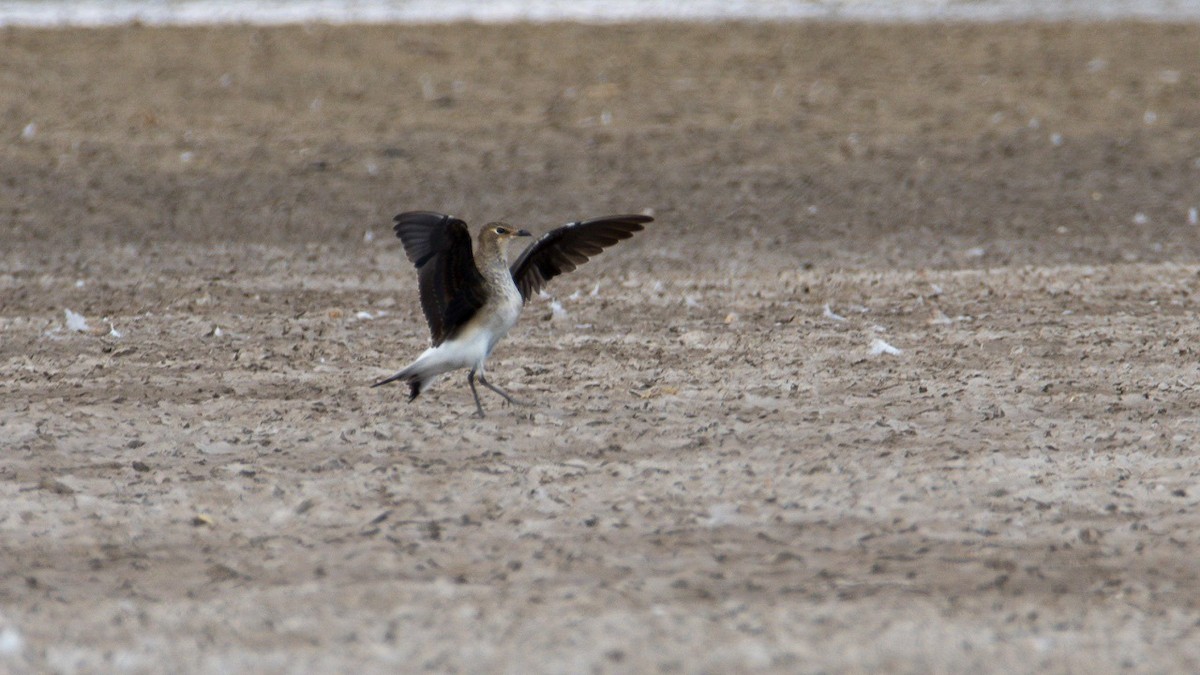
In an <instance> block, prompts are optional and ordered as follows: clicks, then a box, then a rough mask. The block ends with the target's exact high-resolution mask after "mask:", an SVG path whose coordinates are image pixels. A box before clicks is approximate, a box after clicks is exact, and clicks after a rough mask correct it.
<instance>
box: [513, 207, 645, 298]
mask: <svg viewBox="0 0 1200 675" xmlns="http://www.w3.org/2000/svg"><path fill="white" fill-rule="evenodd" d="M653 220H654V219H653V218H651V217H650V216H640V215H626V216H605V217H603V218H593V219H591V220H584V221H579V222H574V223H568V224H567V225H564V226H562V227H560V228H558V229H556V230H551V231H550V232H547V233H546V234H544V235H542V236H541V237H540V238H539V239H538V240H537V241H535V242H533V244H531V245H530V246H529V248H527V249H525V251H524V252H523V253H522V254H521V256H520V257H519V258H517V261H516V262H514V263H513V264H512V266H511V267H510V268H509V270H510V271H511V272H512V277H513V281H514V282H515V283H516V284H517V289H518V290H520V291H521V299H522V300H524V301H525V302H528V301H529V298H530V297H531V296H533V295H534V294H535V293H537V292H538V291H540V290H541V289H542V287H543V286H545V285H546V283H547V282H548V281H550V280H551V279H553V278H554V277H556V276H558V275H560V274H566V273H567V272H573V271H574V270H575V269H576V268H577V267H579V266H580V265H582V264H583V263H585V262H587V261H588V260H589V259H590V258H591V257H592V256H595V255H598V254H599V253H600V252H601V251H603V250H604V249H605V248H607V247H609V246H612V245H613V244H615V243H617V242H619V241H621V240H623V239H628V238H630V237H632V236H633V233H634V232H639V231H641V230H643V229H645V228H644V227H643V225H644V224H645V223H649V222H652V221H653Z"/></svg>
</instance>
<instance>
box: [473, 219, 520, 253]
mask: <svg viewBox="0 0 1200 675" xmlns="http://www.w3.org/2000/svg"><path fill="white" fill-rule="evenodd" d="M530 236H533V235H531V234H530V233H529V231H528V230H521V229H518V228H515V227H513V226H512V225H508V224H507V223H488V224H487V225H484V226H483V230H482V231H480V233H479V243H480V244H485V243H494V244H496V246H497V248H499V249H500V250H501V251H507V250H508V242H510V241H512V240H513V239H516V238H517V237H530Z"/></svg>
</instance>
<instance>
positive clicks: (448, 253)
mask: <svg viewBox="0 0 1200 675" xmlns="http://www.w3.org/2000/svg"><path fill="white" fill-rule="evenodd" d="M393 229H394V230H395V231H396V236H397V237H399V238H400V241H401V243H403V244H404V254H405V255H406V256H408V259H409V260H410V261H411V262H412V263H413V265H415V266H416V268H417V286H418V287H419V288H420V295H421V309H422V310H423V311H424V312H425V321H426V323H428V324H429V334H430V337H431V339H432V341H433V345H434V346H435V347H436V346H437V345H440V344H442V342H444V341H445V340H446V339H447V338H450V337H452V336H453V335H454V333H455V332H456V331H457V330H458V328H459V327H460V326H462V325H463V324H465V323H466V322H467V321H469V320H470V319H471V317H472V316H474V315H475V312H476V311H477V310H478V309H479V308H480V307H482V306H483V303H484V301H485V300H486V296H485V288H484V282H483V275H482V274H480V273H479V269H478V268H476V267H475V257H474V255H473V253H472V250H471V233H470V232H469V231H468V230H467V224H466V223H465V222H463V221H462V220H460V219H458V218H455V217H454V216H448V215H445V214H442V213H434V212H432V211H408V212H405V213H401V214H400V215H398V216H396V218H395V226H394V227H393Z"/></svg>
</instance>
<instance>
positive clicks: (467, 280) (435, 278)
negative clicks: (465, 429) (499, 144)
mask: <svg viewBox="0 0 1200 675" xmlns="http://www.w3.org/2000/svg"><path fill="white" fill-rule="evenodd" d="M653 220H654V218H652V217H650V216H646V215H616V216H604V217H602V218H592V219H590V220H580V221H576V222H573V223H567V224H566V225H563V226H562V227H559V228H556V229H553V230H550V231H549V232H547V233H546V234H543V235H542V236H541V237H539V238H538V239H537V240H535V241H534V242H533V243H532V244H530V245H529V246H528V247H527V248H526V249H525V250H524V251H523V252H522V253H521V254H520V255H519V256H517V259H516V261H515V262H513V263H512V265H511V266H510V265H509V264H508V247H509V244H511V243H512V242H513V241H515V240H516V239H518V238H522V237H531V236H533V235H532V234H531V233H530V232H529V231H528V230H524V229H520V228H517V227H513V226H511V225H509V224H507V223H503V222H490V223H488V224H486V225H484V226H483V227H482V228H481V229H480V230H479V234H478V235H477V236H476V247H475V248H474V249H472V246H471V234H470V231H469V230H468V229H467V224H466V222H464V221H463V220H461V219H459V218H456V217H454V216H450V215H446V214H444V213H436V212H433V211H406V212H404V213H401V214H400V215H398V216H396V217H395V218H394V219H393V223H394V225H393V228H392V229H393V230H395V232H396V236H397V237H398V238H399V239H400V241H401V243H402V244H403V246H404V253H405V255H406V256H407V257H408V259H409V261H410V262H412V263H413V265H414V266H415V267H416V269H417V287H418V290H419V294H420V298H421V309H422V310H423V312H424V314H425V321H426V323H428V324H429V333H430V346H429V348H428V349H426V350H425V351H424V352H423V353H422V354H421V355H420V356H418V357H417V358H416V360H414V361H413V362H412V363H410V364H409V365H408V366H406V367H405V368H404V369H403V370H401V371H400V372H398V373H396V374H395V375H392V376H391V377H388V378H387V379H384V380H380V381H379V382H376V383H375V384H372V385H371V386H372V387H379V386H382V385H385V384H388V383H390V382H396V381H402V382H405V383H406V384H408V400H409V402H412V401H413V400H415V399H416V398H417V397H418V396H420V395H421V392H423V391H425V390H427V389H428V388H429V387H430V386H431V385H432V384H433V383H434V382H435V381H436V380H437V379H438V378H439V377H440V376H441V375H443V374H445V373H449V372H451V371H455V370H459V369H462V368H468V369H470V370H469V371H468V373H467V384H468V385H469V386H470V387H471V395H472V396H474V397H475V414H476V415H477V416H479V417H484V416H485V414H484V412H483V404H482V403H481V402H480V400H479V392H478V390H476V388H475V380H476V379H477V378H478V380H479V383H480V384H482V385H483V386H485V387H487V388H488V389H491V390H492V391H493V392H495V393H497V394H499V395H500V396H501V397H502V398H504V400H506V401H508V402H509V403H511V404H513V405H530V404H529V403H526V402H524V401H521V400H518V399H516V398H514V397H513V396H512V395H510V394H509V393H508V392H506V391H504V390H503V389H501V388H500V387H498V386H496V385H494V384H492V383H491V382H489V381H488V379H487V375H486V371H485V370H484V363H485V362H486V361H487V358H488V356H490V355H491V353H492V350H493V349H495V348H496V344H497V343H498V342H500V340H501V339H502V338H503V337H504V336H505V335H507V334H508V331H509V330H511V329H512V327H513V326H514V325H516V323H517V319H518V318H520V316H521V310H522V308H524V306H525V303H527V302H529V298H530V297H532V296H533V295H535V294H536V293H538V292H539V291H540V290H541V289H542V287H543V286H545V285H546V283H547V282H548V281H550V280H551V279H553V278H554V277H556V276H558V275H560V274H565V273H567V272H572V271H574V270H575V269H576V268H577V267H578V266H579V265H582V264H583V263H585V262H587V261H588V260H589V259H590V258H591V257H592V256H595V255H597V254H598V253H600V252H601V251H602V250H604V249H605V248H607V247H609V246H612V245H613V244H616V243H617V242H619V241H622V240H624V239H628V238H630V237H632V236H633V234H634V233H635V232H639V231H641V230H643V229H645V227H644V225H645V224H646V223H650V222H653Z"/></svg>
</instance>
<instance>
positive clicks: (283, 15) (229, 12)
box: [0, 0, 1200, 25]
mask: <svg viewBox="0 0 1200 675" xmlns="http://www.w3.org/2000/svg"><path fill="white" fill-rule="evenodd" d="M1197 17H1200V0H1056V1H1053V2H1039V1H1037V0H732V1H725V0H698V1H696V2H687V3H680V2H671V1H670V0H584V1H578V2H575V1H573V2H565V1H563V0H494V1H490V2H489V1H481V2H472V1H471V0H449V1H445V2H443V1H440V0H346V1H343V2H336V1H333V0H297V1H294V2H293V1H284V0H259V1H243V0H80V1H72V0H13V1H5V2H0V25H63V24H71V25H104V24H111V23H124V22H129V21H139V22H143V23H166V24H191V23H213V22H246V23H268V24H269V23H286V22H296V21H320V22H333V23H358V22H435V21H461V20H473V21H518V20H528V21H559V20H597V21H637V20H652V19H708V20H721V19H819V20H851V21H862V20H866V21H873V20H876V21H880V20H881V21H896V20H899V21H929V20H956V21H961V20H967V21H1005V20H1022V19H1037V20H1065V19H1121V18H1132V19H1147V20H1168V21H1172V20H1189V19H1195V18H1197Z"/></svg>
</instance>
